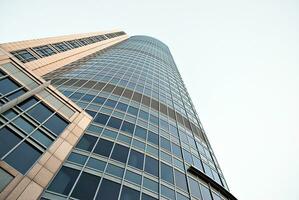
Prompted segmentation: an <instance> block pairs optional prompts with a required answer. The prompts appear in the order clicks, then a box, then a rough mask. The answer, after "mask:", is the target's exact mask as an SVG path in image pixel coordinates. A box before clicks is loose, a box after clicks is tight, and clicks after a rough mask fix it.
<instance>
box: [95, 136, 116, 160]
mask: <svg viewBox="0 0 299 200" xmlns="http://www.w3.org/2000/svg"><path fill="white" fill-rule="evenodd" d="M112 146H113V142H110V141H108V140H105V139H100V140H99V142H98V143H97V146H96V147H95V149H94V152H95V153H97V154H100V155H102V156H106V157H109V155H110V152H111V149H112Z"/></svg>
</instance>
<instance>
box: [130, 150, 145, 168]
mask: <svg viewBox="0 0 299 200" xmlns="http://www.w3.org/2000/svg"><path fill="white" fill-rule="evenodd" d="M143 160H144V155H143V154H142V153H139V152H138V151H135V150H133V149H131V152H130V158H129V165H131V166H133V167H136V168H138V169H141V170H142V169H143Z"/></svg>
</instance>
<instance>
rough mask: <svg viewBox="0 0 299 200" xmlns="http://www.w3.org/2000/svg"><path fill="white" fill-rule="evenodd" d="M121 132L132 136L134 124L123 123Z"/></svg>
mask: <svg viewBox="0 0 299 200" xmlns="http://www.w3.org/2000/svg"><path fill="white" fill-rule="evenodd" d="M121 130H122V131H125V132H127V133H130V134H133V132H134V124H132V123H130V122H127V121H124V122H123V124H122V126H121Z"/></svg>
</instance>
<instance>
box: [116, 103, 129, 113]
mask: <svg viewBox="0 0 299 200" xmlns="http://www.w3.org/2000/svg"><path fill="white" fill-rule="evenodd" d="M116 108H117V109H118V110H121V111H124V112H126V111H127V108H128V105H126V104H124V103H121V102H118V104H117V106H116Z"/></svg>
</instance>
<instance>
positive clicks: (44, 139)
mask: <svg viewBox="0 0 299 200" xmlns="http://www.w3.org/2000/svg"><path fill="white" fill-rule="evenodd" d="M31 137H32V138H34V139H35V140H36V141H38V142H39V143H41V144H42V145H44V146H46V147H49V146H50V145H51V144H52V142H53V139H52V138H50V137H48V136H47V135H46V134H45V133H44V132H42V131H40V130H36V131H34V132H33V133H32V135H31Z"/></svg>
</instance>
